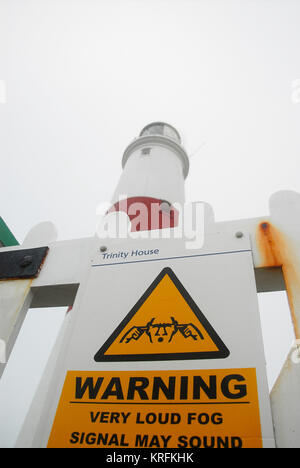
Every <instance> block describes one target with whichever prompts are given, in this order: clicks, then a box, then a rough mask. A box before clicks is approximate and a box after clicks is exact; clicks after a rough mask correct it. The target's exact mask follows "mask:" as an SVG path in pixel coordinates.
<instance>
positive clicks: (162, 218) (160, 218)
mask: <svg viewBox="0 0 300 468" xmlns="http://www.w3.org/2000/svg"><path fill="white" fill-rule="evenodd" d="M115 211H123V212H125V213H127V215H128V217H129V219H130V221H131V232H136V231H151V230H153V229H164V228H174V227H176V226H178V219H179V212H178V210H176V209H175V208H174V207H173V206H172V205H170V204H169V203H168V202H166V201H165V200H160V199H158V198H151V197H131V198H126V199H124V200H121V201H119V202H117V203H115V204H114V205H113V206H112V207H111V208H110V210H109V211H108V213H112V212H115Z"/></svg>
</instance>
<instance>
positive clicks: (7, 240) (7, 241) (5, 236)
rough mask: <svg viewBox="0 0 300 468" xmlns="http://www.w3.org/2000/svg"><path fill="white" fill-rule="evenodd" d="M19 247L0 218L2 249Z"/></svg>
mask: <svg viewBox="0 0 300 468" xmlns="http://www.w3.org/2000/svg"><path fill="white" fill-rule="evenodd" d="M13 245H19V242H18V241H17V239H16V238H15V236H14V235H13V233H12V232H11V231H10V230H9V229H8V227H7V226H6V224H5V222H4V221H3V219H2V218H1V217H0V247H10V246H13Z"/></svg>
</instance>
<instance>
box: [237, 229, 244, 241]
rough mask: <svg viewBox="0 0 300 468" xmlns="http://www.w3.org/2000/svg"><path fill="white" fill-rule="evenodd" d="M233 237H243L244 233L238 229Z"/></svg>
mask: <svg viewBox="0 0 300 468" xmlns="http://www.w3.org/2000/svg"><path fill="white" fill-rule="evenodd" d="M235 237H236V238H237V239H241V238H242V237H244V233H243V232H242V231H238V232H236V233H235Z"/></svg>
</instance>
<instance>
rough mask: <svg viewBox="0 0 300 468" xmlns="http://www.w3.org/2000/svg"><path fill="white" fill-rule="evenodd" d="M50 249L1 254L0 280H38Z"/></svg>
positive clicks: (39, 248) (43, 248)
mask: <svg viewBox="0 0 300 468" xmlns="http://www.w3.org/2000/svg"><path fill="white" fill-rule="evenodd" d="M48 250H49V247H38V248H35V249H22V250H10V251H7V252H0V280H9V279H32V278H37V276H38V274H39V272H40V270H41V268H42V265H43V263H44V260H45V258H46V256H47V253H48Z"/></svg>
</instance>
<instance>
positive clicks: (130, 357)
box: [94, 267, 230, 362]
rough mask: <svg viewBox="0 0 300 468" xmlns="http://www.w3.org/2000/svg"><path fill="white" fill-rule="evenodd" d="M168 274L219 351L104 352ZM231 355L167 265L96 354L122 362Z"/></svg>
mask: <svg viewBox="0 0 300 468" xmlns="http://www.w3.org/2000/svg"><path fill="white" fill-rule="evenodd" d="M166 275H168V276H169V277H170V279H171V280H172V281H173V283H174V285H175V286H176V288H177V289H178V291H179V292H180V294H181V295H182V297H183V298H184V299H185V301H186V302H187V304H188V305H189V306H190V308H191V309H192V311H193V312H194V314H195V315H196V317H197V319H198V320H199V321H200V323H201V324H202V326H203V327H204V328H205V330H206V332H207V333H208V334H209V335H210V337H211V339H212V340H213V341H214V343H215V345H216V346H217V347H218V351H206V352H205V351H203V352H201V351H200V352H192V353H191V352H188V353H172V354H165V353H154V354H114V355H105V354H104V353H105V352H106V351H107V350H108V348H109V347H110V346H111V344H112V343H113V342H114V341H115V340H116V338H117V337H118V336H119V335H120V333H121V332H122V330H123V329H124V328H125V327H126V325H127V324H128V322H129V321H130V320H131V319H132V318H133V317H134V315H135V314H136V313H137V312H138V310H139V309H140V308H141V307H142V305H143V304H144V302H145V301H146V300H147V299H148V297H149V296H150V294H151V293H152V292H153V291H154V289H155V288H156V287H157V286H158V284H159V283H160V282H161V280H162V279H163V278H164V277H165V276H166ZM229 355H230V351H229V349H228V348H227V347H226V346H225V344H224V343H223V341H222V340H221V338H220V337H219V335H218V334H217V332H216V331H215V330H214V328H213V327H212V326H211V324H210V323H209V321H208V320H207V318H206V317H205V315H204V314H203V313H202V312H201V310H200V309H199V307H198V306H197V304H196V303H195V302H194V300H193V299H192V298H191V296H190V295H189V293H188V292H187V290H186V289H185V287H184V286H183V284H182V283H181V282H180V281H179V279H178V278H177V276H176V275H175V273H174V272H173V270H172V269H171V268H170V267H165V268H164V269H163V270H162V271H161V272H160V274H159V275H158V276H157V277H156V278H155V280H154V281H153V283H152V284H151V285H150V286H149V288H148V289H147V290H146V292H145V293H144V294H143V295H142V297H141V298H140V299H139V300H138V302H137V303H136V304H135V306H134V307H133V308H132V309H131V311H130V312H129V313H128V314H127V315H126V317H125V318H124V319H123V320H122V322H121V323H120V325H118V327H117V328H116V329H115V331H114V332H113V333H112V334H111V336H110V337H109V338H108V340H107V341H106V342H105V343H104V345H103V346H101V348H100V349H99V351H97V353H96V354H95V356H94V360H95V361H96V362H122V361H125V362H126V361H177V360H184V359H185V360H189V359H225V358H227V357H228V356H229Z"/></svg>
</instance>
